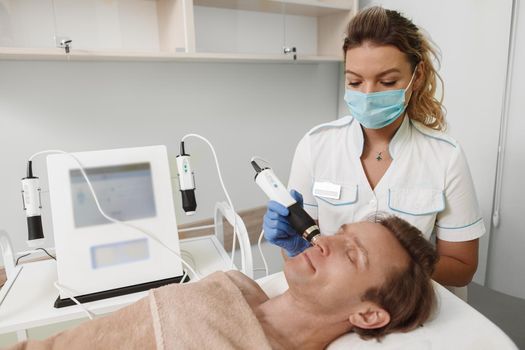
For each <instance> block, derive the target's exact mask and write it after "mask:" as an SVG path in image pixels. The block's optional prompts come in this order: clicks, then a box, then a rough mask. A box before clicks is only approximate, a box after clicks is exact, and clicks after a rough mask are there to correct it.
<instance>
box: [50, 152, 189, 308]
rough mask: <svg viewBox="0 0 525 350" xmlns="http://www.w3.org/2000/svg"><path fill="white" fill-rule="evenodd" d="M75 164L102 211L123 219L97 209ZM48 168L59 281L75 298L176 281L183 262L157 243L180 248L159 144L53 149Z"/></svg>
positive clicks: (66, 301)
mask: <svg viewBox="0 0 525 350" xmlns="http://www.w3.org/2000/svg"><path fill="white" fill-rule="evenodd" d="M80 165H81V166H82V167H83V168H84V170H83V171H84V172H85V175H86V176H87V178H88V179H89V181H90V182H91V185H92V188H93V190H94V192H95V194H96V197H97V199H98V202H99V205H100V208H101V209H102V211H103V212H104V213H105V214H107V215H108V216H109V217H110V218H113V219H116V220H118V221H122V222H127V223H128V224H127V225H120V224H118V222H110V220H108V219H107V218H105V217H104V216H103V215H102V213H101V212H100V211H99V208H98V204H97V203H96V202H95V199H94V197H93V195H92V193H91V191H90V186H89V184H88V183H87V182H86V179H85V177H84V174H83V171H82V170H81V167H80ZM47 169H48V178H49V195H50V203H51V209H52V218H53V229H54V238H55V246H56V254H57V257H58V259H57V272H58V283H59V284H60V285H61V286H64V287H66V288H67V289H68V290H70V291H71V293H73V296H78V297H77V299H78V300H79V302H83V301H92V300H96V299H100V298H106V297H111V296H115V295H121V294H126V293H131V292H136V291H140V290H146V289H149V288H152V287H156V286H160V285H163V284H167V283H172V282H178V281H180V279H181V278H182V275H183V270H182V265H181V262H180V260H179V259H178V258H177V257H176V256H175V255H174V254H172V253H171V252H170V251H168V250H167V249H165V247H163V246H162V245H161V244H159V243H158V241H161V242H164V244H166V245H168V246H169V247H171V249H173V250H174V251H175V252H177V253H179V239H178V234H177V222H176V218H175V210H174V207H173V198H172V188H171V177H170V171H169V166H168V157H167V151H166V148H165V147H164V146H152V147H140V148H127V149H115V150H107V151H94V152H81V153H73V154H53V155H50V156H48V157H47ZM130 225H132V226H134V227H137V228H139V229H137V230H133V229H130V227H129V226H130ZM140 231H146V234H144V233H143V232H140ZM147 233H149V234H150V235H151V236H153V237H156V238H157V239H156V240H155V239H152V237H150V236H148V235H147ZM179 255H180V253H179ZM71 303H72V301H71V299H69V298H68V296H64V295H61V296H60V298H59V299H57V302H56V303H55V306H56V307H61V306H65V305H71Z"/></svg>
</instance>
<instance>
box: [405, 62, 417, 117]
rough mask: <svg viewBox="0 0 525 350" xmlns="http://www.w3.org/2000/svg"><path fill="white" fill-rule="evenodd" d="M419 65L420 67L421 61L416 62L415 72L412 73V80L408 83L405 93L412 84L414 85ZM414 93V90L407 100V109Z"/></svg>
mask: <svg viewBox="0 0 525 350" xmlns="http://www.w3.org/2000/svg"><path fill="white" fill-rule="evenodd" d="M417 67H419V63H418V64H416V68H414V73H412V78H410V82H409V83H408V85H407V87H406V88H405V95H406V93H407V90H408V89H409V88H410V86H411V85H412V82H413V81H414V77H415V76H416V72H417ZM413 94H414V91H412V93H411V94H410V98H409V99H408V101H407V102H406V104H405V110H406V109H407V107H408V104H409V102H410V99H411V98H412V95H413Z"/></svg>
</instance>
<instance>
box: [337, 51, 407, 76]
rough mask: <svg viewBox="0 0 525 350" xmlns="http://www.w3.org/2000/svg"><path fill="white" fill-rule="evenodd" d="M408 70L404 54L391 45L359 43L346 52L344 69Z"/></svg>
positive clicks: (359, 70)
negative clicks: (359, 44)
mask: <svg viewBox="0 0 525 350" xmlns="http://www.w3.org/2000/svg"><path fill="white" fill-rule="evenodd" d="M395 68H397V69H399V70H401V71H402V72H404V71H407V72H408V71H410V62H409V60H408V57H407V56H406V54H404V53H403V52H401V51H400V50H399V49H398V48H397V47H395V46H393V45H381V46H378V45H366V44H365V45H361V46H358V47H354V48H352V49H349V50H348V51H347V52H346V59H345V70H350V71H353V72H357V73H358V74H364V73H368V74H370V73H374V74H379V73H381V72H384V71H386V70H389V69H395Z"/></svg>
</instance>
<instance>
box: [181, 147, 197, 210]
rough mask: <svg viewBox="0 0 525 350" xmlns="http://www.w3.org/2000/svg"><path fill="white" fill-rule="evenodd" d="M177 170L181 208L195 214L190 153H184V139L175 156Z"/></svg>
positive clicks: (195, 206) (195, 204)
mask: <svg viewBox="0 0 525 350" xmlns="http://www.w3.org/2000/svg"><path fill="white" fill-rule="evenodd" d="M177 172H178V173H179V188H180V193H181V195H182V209H184V212H185V213H186V215H193V214H195V210H196V209H197V201H196V200H195V179H194V178H193V170H192V169H191V164H190V155H189V154H186V151H185V149H184V141H182V142H181V143H180V154H179V155H178V156H177Z"/></svg>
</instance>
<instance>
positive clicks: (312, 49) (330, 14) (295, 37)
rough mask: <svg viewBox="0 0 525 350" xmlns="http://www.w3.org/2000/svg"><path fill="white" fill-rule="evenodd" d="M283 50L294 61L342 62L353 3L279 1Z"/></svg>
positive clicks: (351, 0)
mask: <svg viewBox="0 0 525 350" xmlns="http://www.w3.org/2000/svg"><path fill="white" fill-rule="evenodd" d="M282 3H283V4H284V7H285V11H284V13H285V21H284V23H285V27H284V48H285V49H286V51H288V52H289V54H292V55H296V56H297V57H298V59H299V60H300V59H304V58H306V57H316V58H317V59H318V60H323V59H327V60H339V61H340V60H342V59H343V50H342V47H343V41H344V38H345V32H346V29H347V27H348V23H349V22H350V19H351V18H352V16H353V14H354V13H355V12H356V11H357V4H358V2H357V0H323V1H321V0H286V1H285V0H283V1H282Z"/></svg>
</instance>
